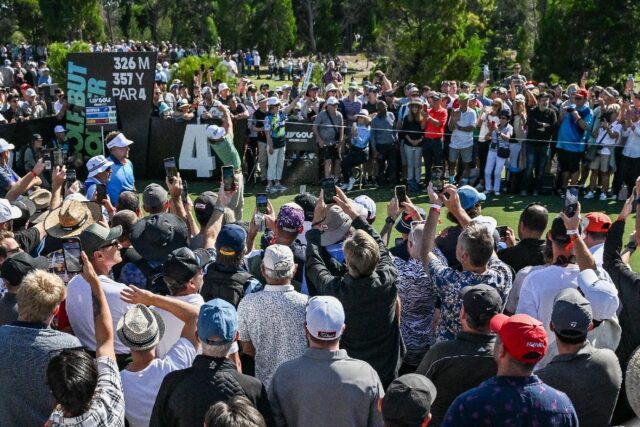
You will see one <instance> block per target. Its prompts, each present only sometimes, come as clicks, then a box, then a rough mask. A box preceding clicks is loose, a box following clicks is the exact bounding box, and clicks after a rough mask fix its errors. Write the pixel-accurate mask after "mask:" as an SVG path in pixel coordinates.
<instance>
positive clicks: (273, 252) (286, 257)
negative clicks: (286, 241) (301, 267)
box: [262, 244, 295, 271]
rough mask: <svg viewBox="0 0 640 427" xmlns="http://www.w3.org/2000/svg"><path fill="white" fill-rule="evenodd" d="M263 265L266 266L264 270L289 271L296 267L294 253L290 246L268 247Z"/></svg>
mask: <svg viewBox="0 0 640 427" xmlns="http://www.w3.org/2000/svg"><path fill="white" fill-rule="evenodd" d="M262 265H264V268H266V269H269V270H273V271H289V270H291V269H292V268H293V266H294V265H295V262H294V261H293V252H291V249H289V246H285V245H277V244H276V245H271V246H268V247H267V249H265V250H264V257H263V258H262Z"/></svg>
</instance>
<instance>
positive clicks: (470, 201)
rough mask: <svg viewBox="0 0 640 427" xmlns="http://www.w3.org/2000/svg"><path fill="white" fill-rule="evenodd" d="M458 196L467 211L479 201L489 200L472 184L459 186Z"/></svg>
mask: <svg viewBox="0 0 640 427" xmlns="http://www.w3.org/2000/svg"><path fill="white" fill-rule="evenodd" d="M458 197H459V198H460V205H461V206H462V209H464V210H465V211H466V210H468V209H471V208H472V207H474V206H475V205H476V204H478V203H479V202H484V201H485V200H487V196H486V195H484V194H483V193H480V192H478V190H476V189H475V188H473V187H472V186H470V185H463V186H462V187H460V188H458Z"/></svg>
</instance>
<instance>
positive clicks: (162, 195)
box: [142, 182, 169, 215]
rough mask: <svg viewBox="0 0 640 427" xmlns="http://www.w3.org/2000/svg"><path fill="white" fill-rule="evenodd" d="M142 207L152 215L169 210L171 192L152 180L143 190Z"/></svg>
mask: <svg viewBox="0 0 640 427" xmlns="http://www.w3.org/2000/svg"><path fill="white" fill-rule="evenodd" d="M142 208H143V209H144V210H145V212H148V213H149V214H151V215H155V214H162V213H166V212H168V211H169V193H167V190H165V189H164V188H163V187H162V186H160V185H158V184H156V183H154V182H152V183H151V184H149V185H147V186H146V187H144V191H143V192H142Z"/></svg>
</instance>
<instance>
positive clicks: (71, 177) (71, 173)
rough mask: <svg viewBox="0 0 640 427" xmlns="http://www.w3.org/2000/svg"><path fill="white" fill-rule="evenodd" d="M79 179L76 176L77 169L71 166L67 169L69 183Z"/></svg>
mask: <svg viewBox="0 0 640 427" xmlns="http://www.w3.org/2000/svg"><path fill="white" fill-rule="evenodd" d="M76 179H77V176H76V170H75V169H73V168H69V169H67V178H66V180H67V184H71V183H72V182H75V180H76Z"/></svg>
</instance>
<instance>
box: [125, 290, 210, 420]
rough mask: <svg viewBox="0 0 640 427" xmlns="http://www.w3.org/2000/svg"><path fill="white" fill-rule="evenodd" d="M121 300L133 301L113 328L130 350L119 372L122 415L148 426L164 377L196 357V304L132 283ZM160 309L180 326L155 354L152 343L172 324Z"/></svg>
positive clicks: (154, 344)
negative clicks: (177, 333)
mask: <svg viewBox="0 0 640 427" xmlns="http://www.w3.org/2000/svg"><path fill="white" fill-rule="evenodd" d="M122 299H123V300H125V301H127V302H128V303H131V304H135V305H132V306H131V308H129V310H128V311H127V312H126V313H125V315H124V316H122V318H121V319H120V321H119V322H118V327H117V329H116V332H117V335H118V338H119V339H120V341H121V342H122V343H123V344H124V345H126V346H127V347H129V348H130V349H131V363H129V364H128V365H127V366H126V368H125V369H124V370H122V371H120V378H121V379H122V391H123V393H124V401H125V418H126V419H127V421H128V422H129V425H130V426H131V427H148V426H149V421H150V420H151V412H152V410H153V405H154V403H155V401H156V396H157V395H158V391H159V390H160V386H161V385H162V380H163V379H164V377H165V376H167V374H169V373H170V372H173V371H177V370H179V369H186V368H188V367H189V366H191V364H192V363H193V360H194V359H195V357H196V351H197V348H198V345H199V344H198V340H197V339H196V324H197V321H198V313H199V311H200V307H196V306H195V305H193V304H190V303H188V302H184V301H180V300H178V299H176V298H173V297H167V296H161V295H156V294H153V293H151V292H149V291H146V290H143V289H139V288H136V287H135V286H130V287H129V288H126V289H124V290H123V291H122ZM148 306H154V307H157V309H154V308H149V307H148ZM160 309H162V310H163V311H164V312H166V313H170V314H171V316H173V317H174V318H175V319H176V320H178V319H179V321H180V323H181V324H182V325H183V326H182V330H181V331H180V336H179V338H178V340H177V341H176V342H175V343H174V344H173V346H172V347H171V348H170V349H169V351H168V352H167V354H166V355H165V356H163V357H158V356H157V354H156V345H158V343H159V342H160V341H161V340H162V339H163V335H164V334H165V332H166V330H167V329H168V328H171V327H175V325H172V324H168V323H165V322H164V320H163V319H162V317H161V316H160V314H159V313H158V311H159V310H160Z"/></svg>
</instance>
